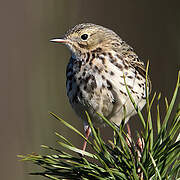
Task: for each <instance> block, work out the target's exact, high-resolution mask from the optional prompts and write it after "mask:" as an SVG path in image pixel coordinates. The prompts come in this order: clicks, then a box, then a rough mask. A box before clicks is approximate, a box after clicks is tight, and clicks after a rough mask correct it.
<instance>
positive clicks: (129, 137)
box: [126, 123, 132, 147]
mask: <svg viewBox="0 0 180 180" xmlns="http://www.w3.org/2000/svg"><path fill="white" fill-rule="evenodd" d="M126 126H127V131H128V132H127V137H126V142H127V144H128V146H129V147H131V143H132V139H131V129H130V126H129V124H128V123H127V125H126Z"/></svg>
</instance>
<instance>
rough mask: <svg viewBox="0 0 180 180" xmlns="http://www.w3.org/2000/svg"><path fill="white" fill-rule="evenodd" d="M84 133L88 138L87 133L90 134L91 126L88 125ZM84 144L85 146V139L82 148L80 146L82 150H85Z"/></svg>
mask: <svg viewBox="0 0 180 180" xmlns="http://www.w3.org/2000/svg"><path fill="white" fill-rule="evenodd" d="M85 134H86V139H88V138H89V135H90V134H91V128H90V127H89V126H88V127H87V129H86V130H85ZM86 146H87V141H84V144H83V148H82V150H83V151H85V150H86Z"/></svg>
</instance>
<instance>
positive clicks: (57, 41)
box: [50, 39, 70, 44]
mask: <svg viewBox="0 0 180 180" xmlns="http://www.w3.org/2000/svg"><path fill="white" fill-rule="evenodd" d="M50 42H55V43H63V44H69V43H70V41H69V40H68V39H51V40H50Z"/></svg>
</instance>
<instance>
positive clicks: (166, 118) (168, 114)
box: [162, 71, 180, 129]
mask: <svg viewBox="0 0 180 180" xmlns="http://www.w3.org/2000/svg"><path fill="white" fill-rule="evenodd" d="M179 78H180V71H179V73H178V80H177V83H176V88H175V90H174V94H173V97H172V100H171V103H170V105H169V107H168V110H167V113H166V116H165V118H164V122H163V126H162V128H163V129H164V128H165V127H166V126H167V122H168V119H169V117H170V115H171V112H172V109H173V106H174V103H175V100H176V96H177V93H178V89H179V86H180V84H179Z"/></svg>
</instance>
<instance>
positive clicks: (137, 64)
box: [130, 61, 152, 94]
mask: <svg viewBox="0 0 180 180" xmlns="http://www.w3.org/2000/svg"><path fill="white" fill-rule="evenodd" d="M130 64H131V65H132V66H133V67H134V68H135V69H136V70H137V71H138V72H139V74H140V75H141V76H143V77H144V78H146V69H145V66H144V63H143V62H141V61H130ZM147 80H148V86H149V94H150V93H151V90H152V84H151V80H150V78H149V75H148V76H147Z"/></svg>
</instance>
